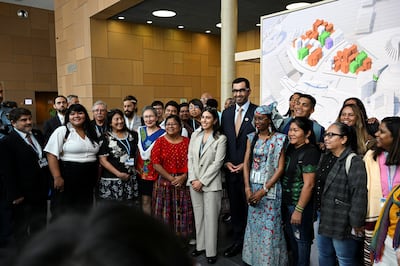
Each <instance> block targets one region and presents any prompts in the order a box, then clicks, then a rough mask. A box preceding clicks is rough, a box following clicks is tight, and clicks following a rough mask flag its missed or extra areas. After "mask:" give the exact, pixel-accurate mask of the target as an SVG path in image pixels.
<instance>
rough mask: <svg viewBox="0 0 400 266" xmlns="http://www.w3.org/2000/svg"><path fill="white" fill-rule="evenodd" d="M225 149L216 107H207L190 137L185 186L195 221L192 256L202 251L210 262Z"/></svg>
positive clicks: (213, 258)
mask: <svg viewBox="0 0 400 266" xmlns="http://www.w3.org/2000/svg"><path fill="white" fill-rule="evenodd" d="M225 152H226V137H225V136H224V135H221V134H220V132H219V116H218V112H217V109H216V108H210V107H206V108H205V110H204V111H203V113H202V115H201V130H196V131H195V132H194V133H193V134H192V137H191V140H190V145H189V156H188V158H189V178H188V186H189V187H190V196H191V199H192V204H193V212H194V220H195V225H196V248H195V250H194V251H193V252H192V256H194V257H196V256H199V255H200V254H201V253H203V252H204V251H205V253H206V256H207V261H208V263H211V264H212V263H215V262H216V260H217V238H218V217H219V212H220V209H221V199H222V180H221V179H222V173H221V167H222V165H223V163H224V158H225Z"/></svg>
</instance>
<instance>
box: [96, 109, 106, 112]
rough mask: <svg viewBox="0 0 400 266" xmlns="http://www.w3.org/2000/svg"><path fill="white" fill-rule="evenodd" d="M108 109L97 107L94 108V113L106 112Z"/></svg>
mask: <svg viewBox="0 0 400 266" xmlns="http://www.w3.org/2000/svg"><path fill="white" fill-rule="evenodd" d="M106 111H107V110H105V109H96V110H93V112H94V113H105V112H106Z"/></svg>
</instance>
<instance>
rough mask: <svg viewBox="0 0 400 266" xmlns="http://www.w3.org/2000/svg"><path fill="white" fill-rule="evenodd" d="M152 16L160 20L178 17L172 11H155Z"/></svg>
mask: <svg viewBox="0 0 400 266" xmlns="http://www.w3.org/2000/svg"><path fill="white" fill-rule="evenodd" d="M152 14H153V16H156V17H159V18H172V17H175V16H176V12H175V11H171V10H155V11H153V13H152Z"/></svg>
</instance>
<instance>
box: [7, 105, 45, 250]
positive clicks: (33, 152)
mask: <svg viewBox="0 0 400 266" xmlns="http://www.w3.org/2000/svg"><path fill="white" fill-rule="evenodd" d="M9 118H10V121H11V124H12V126H13V129H12V131H11V132H10V134H9V135H8V136H6V138H5V139H4V140H3V141H2V142H1V144H0V145H1V158H0V168H1V173H0V174H1V184H2V193H1V197H0V201H1V204H0V208H1V209H0V214H1V216H2V223H3V226H4V228H3V229H2V230H3V231H4V232H2V236H1V237H2V238H3V240H4V239H5V241H8V240H11V239H12V238H14V239H15V240H16V243H17V244H18V245H22V244H23V243H24V242H25V241H26V239H27V238H28V237H29V236H30V235H32V234H33V233H35V232H38V231H39V230H41V229H42V228H44V227H45V225H46V218H47V197H48V192H49V180H50V171H49V168H48V164H47V160H46V156H45V154H44V152H43V145H44V138H43V135H42V133H41V132H40V131H39V130H35V129H32V114H31V112H30V111H29V110H28V109H25V108H16V109H13V110H12V111H11V112H10V114H9ZM7 238H8V239H7Z"/></svg>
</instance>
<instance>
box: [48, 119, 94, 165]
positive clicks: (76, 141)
mask: <svg viewBox="0 0 400 266" xmlns="http://www.w3.org/2000/svg"><path fill="white" fill-rule="evenodd" d="M67 126H68V128H69V131H70V132H69V135H68V137H67V139H66V140H65V139H64V138H65V134H66V132H67V128H66V127H65V126H60V127H58V128H57V129H56V130H55V131H54V132H53V134H51V136H50V138H49V141H48V142H47V145H46V147H45V148H44V151H45V152H48V153H51V154H53V155H54V156H56V157H57V159H61V160H62V161H68V162H77V163H87V162H94V161H96V160H97V152H98V151H99V148H100V145H99V144H97V143H94V144H93V143H92V142H91V141H90V139H89V138H88V137H87V136H85V139H83V138H81V137H80V136H79V134H78V133H77V132H76V130H75V129H74V128H73V127H72V126H71V125H70V124H68V125H67Z"/></svg>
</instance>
